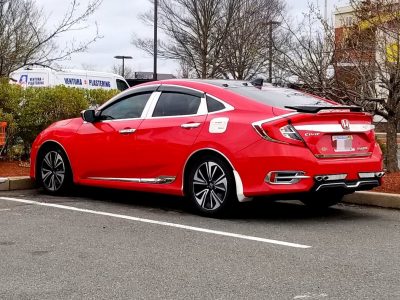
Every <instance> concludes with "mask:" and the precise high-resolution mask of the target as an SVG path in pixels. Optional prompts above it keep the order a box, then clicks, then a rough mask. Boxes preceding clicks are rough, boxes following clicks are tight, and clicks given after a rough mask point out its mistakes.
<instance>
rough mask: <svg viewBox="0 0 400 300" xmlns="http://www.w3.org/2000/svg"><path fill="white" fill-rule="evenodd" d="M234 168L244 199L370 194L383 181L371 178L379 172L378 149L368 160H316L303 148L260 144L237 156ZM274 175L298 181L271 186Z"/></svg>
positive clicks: (378, 178) (257, 143)
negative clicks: (322, 178)
mask: <svg viewBox="0 0 400 300" xmlns="http://www.w3.org/2000/svg"><path fill="white" fill-rule="evenodd" d="M234 165H235V169H236V170H237V171H238V172H239V174H240V176H241V179H242V182H243V191H244V195H245V196H247V197H254V196H268V195H279V194H292V193H304V192H320V191H322V190H325V191H326V190H335V191H343V192H344V193H352V192H354V191H358V190H369V189H372V188H374V187H376V186H379V185H381V183H382V178H380V177H378V176H373V174H375V173H377V172H381V171H382V154H381V151H380V149H379V148H378V147H375V149H374V151H373V152H372V154H371V156H369V157H357V158H330V159H318V158H316V157H315V156H314V155H313V154H312V153H311V151H310V150H309V149H308V148H306V147H299V146H292V145H283V144H277V143H273V142H268V141H265V140H261V141H259V142H256V143H254V144H253V145H251V146H249V147H247V148H246V149H244V150H242V151H240V152H239V153H236V157H235V161H234ZM293 170H294V171H293ZM276 171H281V172H282V174H285V172H289V173H286V174H287V175H288V177H291V176H292V177H298V180H297V179H296V180H291V179H290V178H289V179H288V180H289V181H291V182H290V183H282V182H280V183H274V182H271V181H270V180H271V176H272V175H271V173H273V172H276ZM290 172H291V173H290ZM363 174H371V176H369V177H365V176H364V175H363ZM321 175H322V176H324V175H345V176H342V177H337V178H335V177H332V178H331V179H329V180H328V181H324V180H320V177H319V176H321Z"/></svg>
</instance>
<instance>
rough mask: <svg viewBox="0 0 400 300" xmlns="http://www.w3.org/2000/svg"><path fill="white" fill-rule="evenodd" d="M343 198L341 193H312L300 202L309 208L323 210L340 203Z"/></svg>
mask: <svg viewBox="0 0 400 300" xmlns="http://www.w3.org/2000/svg"><path fill="white" fill-rule="evenodd" d="M343 196H344V195H343V194H342V193H329V194H328V193H314V194H309V195H307V196H305V197H304V198H303V199H301V201H302V202H303V203H304V204H305V205H307V206H309V207H311V208H316V209H324V208H328V207H331V206H333V205H335V204H338V203H339V202H341V201H342V199H343Z"/></svg>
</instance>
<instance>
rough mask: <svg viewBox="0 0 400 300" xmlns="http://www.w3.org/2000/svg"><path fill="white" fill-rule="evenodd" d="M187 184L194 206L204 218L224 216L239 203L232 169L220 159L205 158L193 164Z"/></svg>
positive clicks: (213, 157)
mask: <svg viewBox="0 0 400 300" xmlns="http://www.w3.org/2000/svg"><path fill="white" fill-rule="evenodd" d="M187 182H188V186H187V190H188V195H189V197H190V200H191V203H192V206H193V207H194V209H195V210H196V212H198V213H199V214H201V215H203V216H208V217H221V216H224V215H226V214H227V213H228V212H230V210H231V209H232V207H233V206H234V204H235V203H237V202H238V201H237V196H236V186H235V180H234V177H233V172H232V168H231V167H230V166H229V165H228V164H227V163H226V162H225V161H224V160H222V159H220V158H218V157H215V156H205V157H202V158H201V159H199V160H197V161H196V162H195V163H194V164H192V165H191V169H190V171H189V174H188V181H187Z"/></svg>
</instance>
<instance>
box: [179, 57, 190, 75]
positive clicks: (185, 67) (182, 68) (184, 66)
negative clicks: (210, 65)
mask: <svg viewBox="0 0 400 300" xmlns="http://www.w3.org/2000/svg"><path fill="white" fill-rule="evenodd" d="M177 73H178V78H192V77H194V76H193V68H192V67H191V65H190V64H189V63H188V62H186V61H185V60H183V59H181V60H180V61H179V69H178V70H177Z"/></svg>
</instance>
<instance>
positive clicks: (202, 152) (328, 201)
mask: <svg viewBox="0 0 400 300" xmlns="http://www.w3.org/2000/svg"><path fill="white" fill-rule="evenodd" d="M31 162H32V168H31V177H32V178H34V179H36V181H37V182H38V183H39V184H40V185H42V186H43V188H44V189H45V190H46V191H47V192H49V193H53V194H57V193H61V192H65V191H66V190H67V189H68V187H69V186H70V185H71V184H72V183H75V184H80V185H88V186H99V187H107V188H117V189H129V190H137V191H148V192H157V193H165V194H173V195H181V196H182V195H186V196H188V198H189V199H190V201H191V202H192V204H193V205H194V207H195V208H197V209H198V211H199V212H200V213H202V214H205V215H219V214H221V213H223V212H225V211H227V209H228V208H229V207H231V206H232V205H233V204H235V203H237V202H244V201H249V200H251V199H252V198H254V197H263V196H278V197H279V198H280V199H283V198H287V197H289V198H290V199H294V198H295V199H301V200H302V201H303V202H304V203H305V204H308V205H313V206H319V207H327V206H331V205H334V204H336V203H338V202H339V201H340V200H341V199H342V197H343V195H345V194H349V193H352V192H354V191H357V190H368V189H372V188H374V187H376V186H379V185H380V184H381V181H382V179H381V177H382V176H383V175H384V172H383V171H382V153H381V150H380V148H379V146H378V145H377V143H376V142H375V134H374V126H373V125H372V117H371V115H370V114H368V113H365V112H362V111H361V110H360V108H359V107H355V106H341V105H338V104H337V103H334V102H332V101H329V100H325V99H322V98H319V97H316V96H312V95H309V94H305V93H302V92H299V91H296V90H291V89H286V88H277V87H272V86H271V87H263V88H262V89H258V88H255V87H254V86H252V85H251V84H250V83H248V82H242V81H229V80H168V81H158V82H152V83H149V84H145V85H141V86H137V87H135V88H131V89H129V90H126V91H124V92H122V93H120V94H119V95H117V96H116V97H114V98H112V99H111V100H109V101H108V102H106V103H105V104H104V105H102V106H101V107H99V108H98V109H96V110H86V111H84V112H82V118H76V119H70V120H64V121H59V122H56V123H54V124H53V125H51V126H50V127H48V128H47V129H46V130H44V131H43V132H42V133H40V134H39V136H38V137H37V138H36V140H35V142H34V144H33V147H32V154H31Z"/></svg>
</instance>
